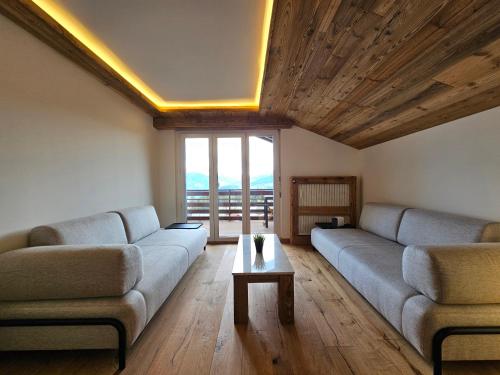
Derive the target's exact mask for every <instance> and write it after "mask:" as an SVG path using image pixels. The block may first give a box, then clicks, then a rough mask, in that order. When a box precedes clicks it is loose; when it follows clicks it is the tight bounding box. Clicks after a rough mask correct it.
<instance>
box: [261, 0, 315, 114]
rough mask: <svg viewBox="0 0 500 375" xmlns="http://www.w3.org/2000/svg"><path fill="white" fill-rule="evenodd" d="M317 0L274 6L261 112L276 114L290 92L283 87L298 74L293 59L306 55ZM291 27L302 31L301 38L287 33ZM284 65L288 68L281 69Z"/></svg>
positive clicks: (290, 83) (284, 0)
mask: <svg viewBox="0 0 500 375" xmlns="http://www.w3.org/2000/svg"><path fill="white" fill-rule="evenodd" d="M319 3H320V2H318V1H308V2H302V1H301V2H298V1H292V0H281V1H279V2H278V4H277V5H276V15H275V23H276V27H275V29H274V30H273V34H272V35H271V47H270V50H269V51H270V52H269V58H268V61H269V66H268V68H267V69H266V77H265V80H264V85H263V86H264V87H266V89H265V92H266V95H263V103H262V108H263V112H264V113H266V111H269V110H271V109H272V111H273V112H274V113H279V112H280V109H279V108H280V106H279V103H280V102H282V101H283V100H286V99H287V97H288V96H289V95H291V94H290V91H289V90H284V89H283V88H284V87H285V86H286V87H289V86H291V85H292V84H293V82H292V81H293V80H294V79H295V77H297V75H298V74H299V70H300V69H301V68H300V67H299V65H301V64H300V63H299V64H294V62H295V61H297V59H298V58H299V56H301V55H305V53H304V52H302V51H305V50H307V45H308V42H309V41H310V40H311V38H312V37H313V35H314V29H313V28H311V26H310V24H311V22H312V20H313V19H314V15H315V11H316V9H317V6H318V5H319ZM293 28H298V29H300V30H303V31H304V33H303V34H302V37H301V38H297V37H295V35H293V34H292V33H290V30H291V29H293ZM302 63H303V62H302ZM285 66H286V68H287V69H283V67H285ZM283 96H284V97H283ZM271 103H272V105H271ZM284 112H285V111H282V112H281V113H284Z"/></svg>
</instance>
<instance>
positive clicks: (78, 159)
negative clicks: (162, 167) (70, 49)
mask: <svg viewBox="0 0 500 375" xmlns="http://www.w3.org/2000/svg"><path fill="white" fill-rule="evenodd" d="M0 35H1V38H0V51H2V53H1V56H2V57H1V60H0V176H1V180H0V212H1V215H0V250H1V249H2V248H3V249H5V248H12V247H17V246H22V245H23V244H24V241H25V233H24V231H25V230H27V229H29V228H31V227H33V226H35V225H38V224H44V223H50V222H54V221H60V220H66V219H70V218H75V217H80V216H83V215H89V214H93V213H96V212H103V211H106V210H111V209H117V208H122V207H127V206H134V205H141V204H148V203H152V202H153V200H154V193H155V192H154V189H153V186H154V185H155V184H154V178H155V174H154V173H153V170H154V168H155V164H154V153H153V152H154V147H153V141H154V135H155V134H157V133H158V132H157V131H155V130H154V129H153V128H152V120H151V117H150V116H148V115H146V114H144V112H143V111H141V110H140V109H138V108H136V107H135V106H134V105H133V104H131V103H130V102H128V101H127V100H126V99H124V98H122V97H121V96H120V95H119V94H117V93H116V92H114V91H113V90H111V89H109V88H107V87H106V86H104V85H103V84H102V83H101V82H99V81H97V80H96V79H95V78H93V76H91V75H90V74H89V73H87V72H85V71H83V70H82V69H81V68H79V67H78V66H76V65H75V64H73V63H72V62H70V61H69V60H67V59H66V58H65V57H63V56H61V55H60V54H59V53H57V52H55V51H53V50H52V49H50V48H49V47H48V46H46V45H45V44H43V43H42V42H40V41H38V40H37V39H36V38H34V37H33V36H31V35H30V34H29V33H27V32H26V31H24V30H23V29H21V28H20V27H18V26H16V25H14V24H13V23H12V22H11V21H9V20H8V19H7V18H5V17H1V16H0ZM18 231H20V232H18Z"/></svg>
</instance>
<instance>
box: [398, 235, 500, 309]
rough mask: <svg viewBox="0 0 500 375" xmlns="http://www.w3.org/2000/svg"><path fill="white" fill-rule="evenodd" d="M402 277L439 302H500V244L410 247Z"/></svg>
mask: <svg viewBox="0 0 500 375" xmlns="http://www.w3.org/2000/svg"><path fill="white" fill-rule="evenodd" d="M403 278H404V280H405V281H406V283H407V284H409V285H410V286H412V287H413V288H415V289H416V290H417V291H419V292H420V293H422V294H424V295H425V296H427V297H428V298H430V299H431V300H433V301H434V302H437V303H442V304H484V303H500V243H473V244H463V245H439V246H408V247H407V248H406V249H405V250H404V253H403Z"/></svg>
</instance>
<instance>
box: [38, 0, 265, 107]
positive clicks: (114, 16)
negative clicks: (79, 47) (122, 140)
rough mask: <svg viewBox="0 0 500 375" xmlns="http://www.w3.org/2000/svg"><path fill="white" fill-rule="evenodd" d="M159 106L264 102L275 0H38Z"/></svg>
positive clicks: (250, 104)
mask: <svg viewBox="0 0 500 375" xmlns="http://www.w3.org/2000/svg"><path fill="white" fill-rule="evenodd" d="M33 2H34V3H35V4H36V5H38V6H39V7H40V8H41V9H42V10H43V11H44V12H46V13H47V14H49V15H50V16H51V17H52V18H53V19H54V20H55V21H57V22H58V23H59V24H60V25H61V26H63V27H64V28H65V29H66V30H67V31H68V32H70V33H71V34H72V35H73V36H75V37H76V38H77V39H79V40H80V41H81V42H82V43H83V44H84V45H85V46H86V47H88V48H89V49H90V50H91V51H92V52H93V53H95V54H96V55H97V56H98V57H99V58H101V59H102V60H103V61H104V62H105V63H106V64H108V65H109V66H110V67H111V68H112V69H113V70H115V71H116V72H117V73H118V74H119V75H121V76H122V77H123V78H124V79H125V80H127V81H128V82H129V83H130V84H131V85H132V86H134V87H135V88H136V89H138V90H139V91H140V92H141V93H142V94H143V95H144V96H145V97H146V98H147V99H148V100H149V101H150V102H151V103H152V104H153V105H154V106H155V107H156V108H157V109H159V110H168V109H178V108H187V109H190V108H192V109H196V108H219V107H220V108H229V107H246V108H258V106H259V101H260V94H261V86H262V78H263V73H264V65H265V59H266V50H267V42H268V36H269V28H270V22H271V14H272V7H273V4H272V3H273V1H272V0H251V1H250V0H144V1H137V0H106V1H102V0H85V1H81V0H33Z"/></svg>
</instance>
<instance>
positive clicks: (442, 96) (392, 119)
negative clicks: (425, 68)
mask: <svg viewBox="0 0 500 375" xmlns="http://www.w3.org/2000/svg"><path fill="white" fill-rule="evenodd" d="M499 85H500V70H498V71H497V72H496V73H495V74H490V75H487V76H485V77H483V78H481V79H479V80H477V81H475V82H474V84H473V86H471V85H469V84H466V85H464V86H462V87H460V88H454V87H449V86H448V87H449V88H448V89H447V90H442V91H441V92H439V93H438V94H437V95H434V96H432V97H427V98H426V100H425V101H422V102H420V104H419V105H417V106H416V107H413V106H410V107H409V108H408V109H407V110H406V111H402V112H400V113H398V114H397V115H396V116H388V118H387V119H383V120H382V121H374V123H373V124H371V126H366V127H363V129H362V130H361V131H359V130H358V131H356V132H351V133H350V134H348V136H343V137H342V138H341V141H345V142H346V143H348V144H350V143H357V142H358V141H359V140H363V139H364V138H367V137H373V136H375V135H377V134H379V133H383V132H385V131H387V130H389V129H392V128H397V127H398V126H399V125H400V124H402V123H407V122H409V121H412V120H416V119H418V118H420V117H422V116H424V115H425V114H426V113H428V112H434V111H437V110H442V111H445V110H446V108H448V107H449V105H450V103H455V102H462V101H466V100H468V99H469V98H471V97H475V96H477V95H480V94H481V93H482V92H486V91H490V90H492V89H494V88H495V87H498V86H499Z"/></svg>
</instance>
